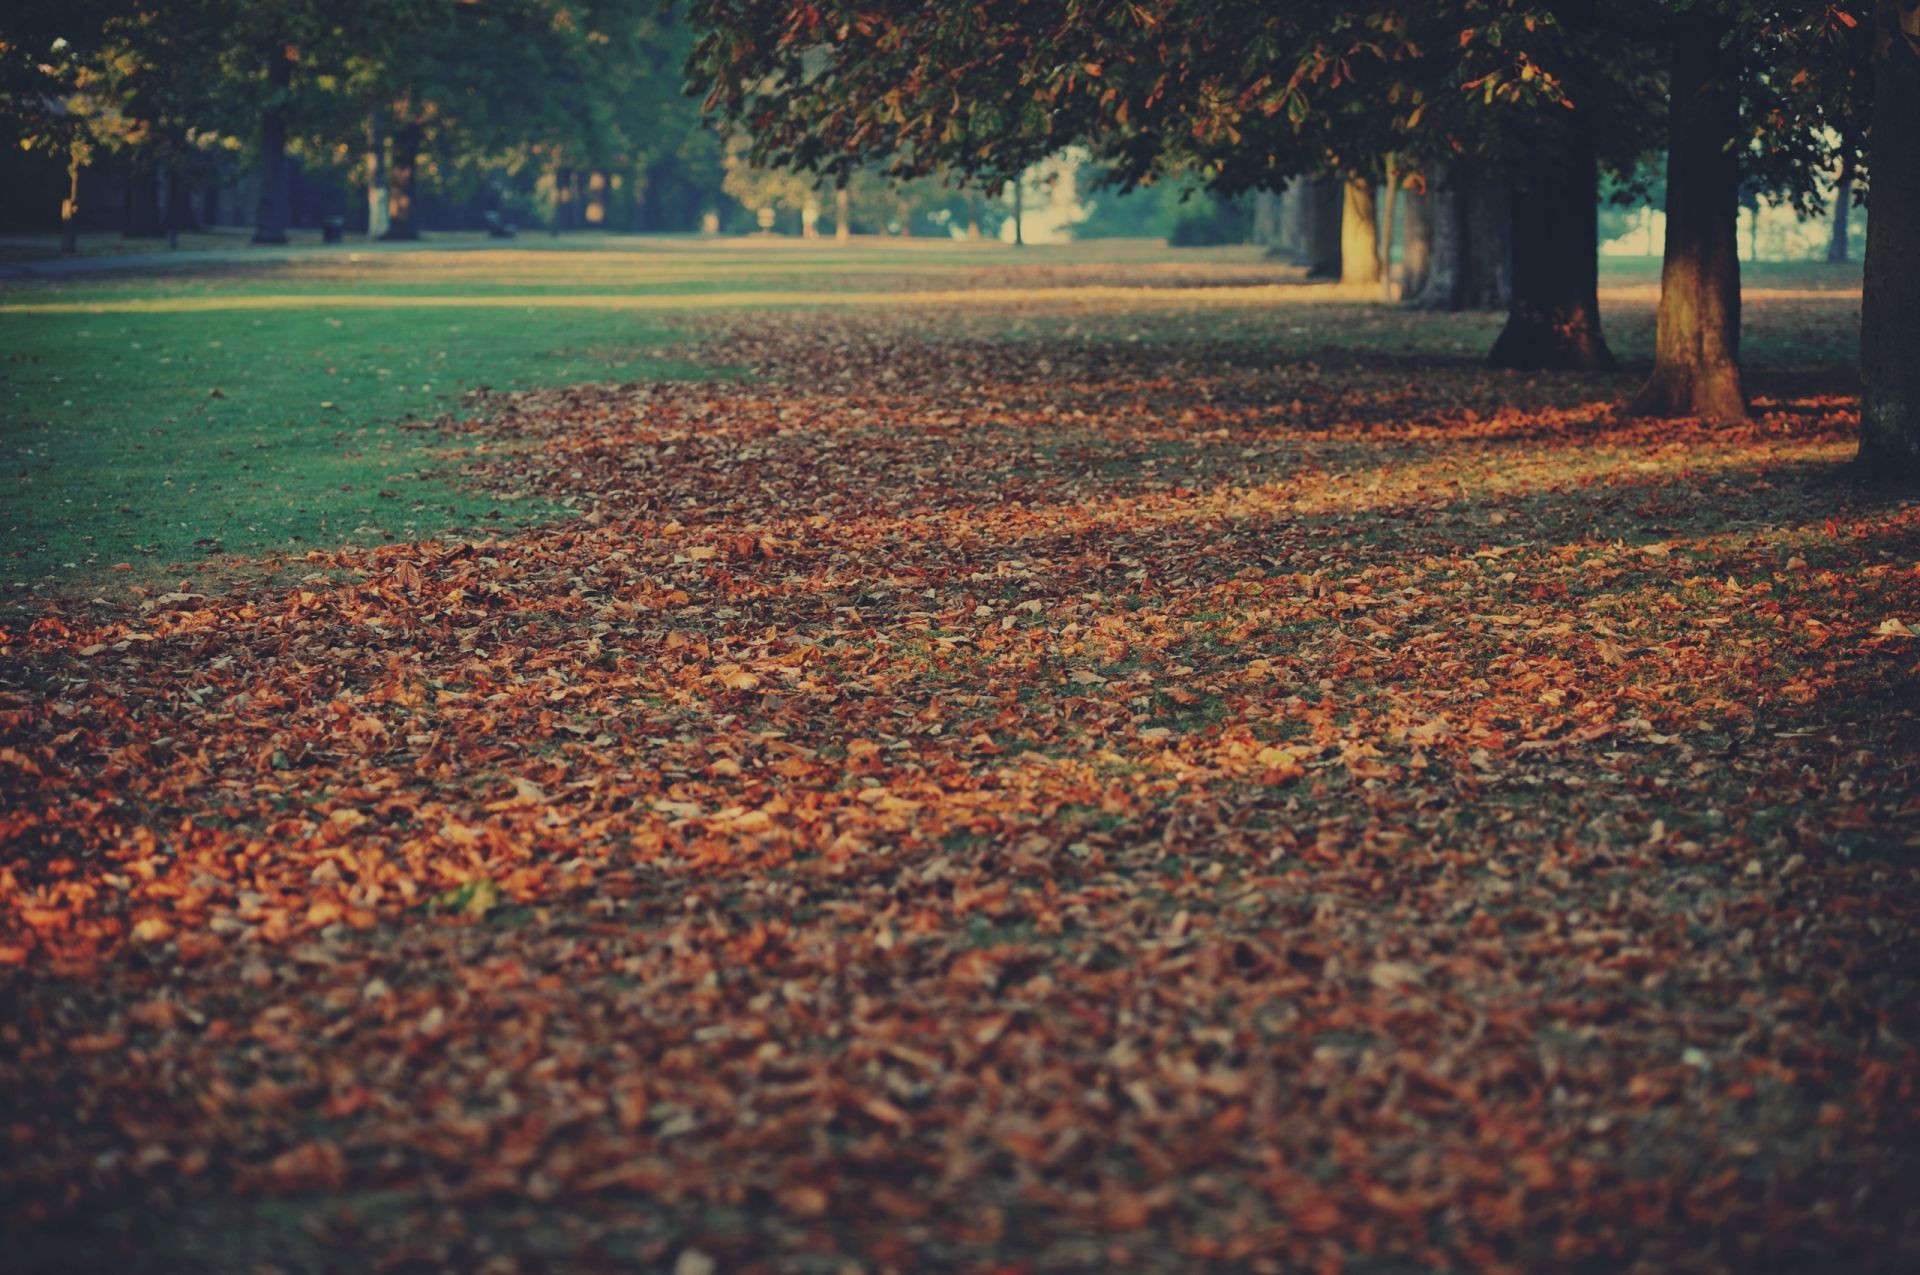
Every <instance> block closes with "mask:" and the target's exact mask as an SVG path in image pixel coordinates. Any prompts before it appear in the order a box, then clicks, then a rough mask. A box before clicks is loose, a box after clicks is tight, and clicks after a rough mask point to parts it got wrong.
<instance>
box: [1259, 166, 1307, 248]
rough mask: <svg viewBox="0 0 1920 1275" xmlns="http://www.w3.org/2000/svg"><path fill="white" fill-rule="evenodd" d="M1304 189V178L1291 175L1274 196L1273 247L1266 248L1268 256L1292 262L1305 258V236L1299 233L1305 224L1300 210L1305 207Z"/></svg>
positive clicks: (1305, 181) (1305, 184) (1305, 185)
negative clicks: (1275, 205)
mask: <svg viewBox="0 0 1920 1275" xmlns="http://www.w3.org/2000/svg"><path fill="white" fill-rule="evenodd" d="M1306 190H1307V180H1306V178H1304V177H1293V178H1289V179H1288V180H1287V184H1286V185H1285V186H1283V187H1281V189H1280V193H1279V194H1278V195H1276V196H1275V197H1274V199H1275V203H1276V204H1277V205H1278V207H1276V209H1275V210H1274V217H1275V225H1274V228H1273V247H1272V248H1270V249H1268V250H1267V255H1268V256H1270V257H1278V258H1280V259H1281V260H1283V261H1292V262H1301V261H1304V260H1306V250H1305V247H1304V245H1305V243H1306V236H1305V235H1304V234H1302V233H1301V232H1302V231H1303V229H1304V228H1305V225H1306V222H1305V219H1304V217H1303V215H1302V212H1301V210H1302V209H1303V208H1305V207H1306V198H1305V196H1306Z"/></svg>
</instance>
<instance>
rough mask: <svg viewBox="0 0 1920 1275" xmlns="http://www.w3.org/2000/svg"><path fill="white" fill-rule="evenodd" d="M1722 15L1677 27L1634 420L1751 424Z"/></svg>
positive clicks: (1730, 82)
mask: <svg viewBox="0 0 1920 1275" xmlns="http://www.w3.org/2000/svg"><path fill="white" fill-rule="evenodd" d="M1724 28H1725V24H1724V22H1723V21H1722V20H1721V18H1720V16H1719V14H1718V13H1717V12H1716V11H1715V10H1713V9H1711V8H1709V7H1707V6H1704V5H1702V6H1699V7H1696V8H1695V9H1694V10H1693V11H1692V12H1691V13H1689V14H1687V15H1686V16H1684V17H1682V18H1680V19H1679V21H1678V26H1677V29H1676V31H1675V33H1674V41H1673V68H1672V73H1671V76H1670V78H1669V80H1668V84H1669V86H1670V87H1669V89H1668V102H1669V105H1668V107H1667V117H1668V141H1667V247H1666V257H1665V262H1664V265H1663V266H1662V268H1661V272H1660V317H1659V330H1658V336H1657V338H1656V340H1655V344H1654V356H1653V375H1652V376H1651V377H1649V378H1648V380H1647V383H1646V385H1645V386H1643V387H1642V388H1641V390H1640V392H1639V393H1638V394H1636V395H1634V397H1633V401H1632V402H1631V403H1629V404H1628V405H1627V411H1628V413H1629V414H1631V415H1634V416H1697V417H1700V418H1702V419H1704V420H1710V421H1738V420H1745V419H1746V415H1747V399H1746V395H1745V394H1744V393H1743V392H1742V391H1741V388H1740V240H1739V221H1740V160H1739V157H1738V156H1737V155H1736V154H1735V153H1734V151H1733V150H1731V149H1730V147H1731V146H1732V145H1733V142H1734V138H1735V135H1736V134H1737V133H1738V132H1739V129H1740V51H1739V50H1738V49H1733V50H1729V49H1727V48H1725V47H1724V46H1723V45H1722V43H1721V35H1722V33H1723V31H1724Z"/></svg>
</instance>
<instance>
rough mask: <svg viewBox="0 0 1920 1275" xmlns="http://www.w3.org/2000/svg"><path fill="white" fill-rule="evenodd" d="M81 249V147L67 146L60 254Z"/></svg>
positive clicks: (61, 205)
mask: <svg viewBox="0 0 1920 1275" xmlns="http://www.w3.org/2000/svg"><path fill="white" fill-rule="evenodd" d="M79 251H80V149H79V147H77V146H74V145H71V144H70V145H69V146H68V147H67V197H66V198H65V199H63V200H61V201H60V254H61V255H62V256H66V257H71V256H73V255H74V254H75V253H77V252H79Z"/></svg>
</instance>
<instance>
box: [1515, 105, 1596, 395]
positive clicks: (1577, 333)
mask: <svg viewBox="0 0 1920 1275" xmlns="http://www.w3.org/2000/svg"><path fill="white" fill-rule="evenodd" d="M1565 114H1566V115H1567V116H1570V117H1573V118H1570V119H1568V120H1567V121H1566V126H1565V128H1564V130H1561V131H1560V132H1559V135H1558V136H1556V137H1554V138H1553V139H1552V140H1551V142H1549V143H1548V144H1547V145H1545V146H1543V147H1542V150H1541V157H1540V159H1539V161H1538V162H1537V163H1536V164H1535V165H1534V166H1533V168H1532V169H1531V171H1529V172H1528V173H1527V174H1526V176H1525V184H1524V185H1522V186H1519V187H1517V188H1516V189H1515V191H1514V193H1513V199H1512V210H1513V212H1512V236H1513V299H1512V301H1511V302H1510V303H1509V304H1508V307H1507V326H1506V327H1505V328H1504V329H1502V331H1501V333H1500V336H1499V339H1498V340H1496V341H1495V342H1494V343H1493V350H1492V352H1491V353H1490V354H1488V356H1487V364H1488V366H1490V367H1498V368H1512V369H1516V370H1520V371H1579V372H1610V371H1613V370H1614V368H1615V367H1616V366H1617V364H1615V362H1614V359H1613V352H1612V351H1611V350H1609V349H1607V342H1606V338H1605V337H1603V336H1602V335H1601V334H1600V200H1599V188H1600V165H1599V160H1598V159H1597V158H1596V155H1595V151H1594V140H1593V133H1592V126H1591V123H1590V117H1588V115H1587V114H1586V112H1585V111H1582V110H1578V109H1575V110H1571V111H1567V112H1566V113H1565Z"/></svg>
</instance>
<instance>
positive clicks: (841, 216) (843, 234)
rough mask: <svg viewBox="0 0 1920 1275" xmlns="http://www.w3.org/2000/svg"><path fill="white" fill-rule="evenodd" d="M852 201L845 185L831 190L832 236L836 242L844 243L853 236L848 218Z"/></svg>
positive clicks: (851, 225)
mask: <svg viewBox="0 0 1920 1275" xmlns="http://www.w3.org/2000/svg"><path fill="white" fill-rule="evenodd" d="M852 203H853V200H852V199H851V198H849V197H848V195H847V188H846V187H845V186H842V187H840V188H839V189H838V190H836V191H834V192H833V238H834V241H835V242H837V243H845V242H847V240H849V239H851V238H853V223H852V222H851V221H850V220H849V218H850V217H851V216H852V212H851V210H850V205H851V204H852Z"/></svg>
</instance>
